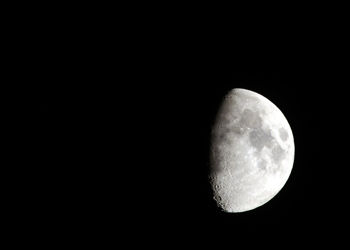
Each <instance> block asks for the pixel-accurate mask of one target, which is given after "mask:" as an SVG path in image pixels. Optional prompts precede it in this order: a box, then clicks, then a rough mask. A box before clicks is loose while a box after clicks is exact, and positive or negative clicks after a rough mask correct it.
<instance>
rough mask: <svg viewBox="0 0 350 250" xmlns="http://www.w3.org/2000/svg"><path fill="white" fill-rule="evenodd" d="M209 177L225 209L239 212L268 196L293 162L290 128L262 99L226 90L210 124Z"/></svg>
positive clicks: (279, 186)
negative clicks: (212, 123) (214, 118)
mask: <svg viewBox="0 0 350 250" xmlns="http://www.w3.org/2000/svg"><path fill="white" fill-rule="evenodd" d="M210 157H211V174H210V181H211V185H212V188H213V191H214V199H215V200H216V202H217V204H218V206H219V207H220V208H222V209H223V210H224V211H226V212H235V213H236V212H244V211H248V210H252V209H254V208H257V207H259V206H261V205H263V204H265V203H266V202H268V201H269V200H271V199H272V198H273V197H274V196H275V195H276V194H277V193H278V192H279V191H280V190H281V189H282V187H283V186H284V184H285V183H286V182H287V180H288V177H289V175H290V173H291V171H292V167H293V162H294V139H293V134H292V130H291V128H290V126H289V124H288V121H287V119H286V118H285V117H284V115H283V114H282V112H281V111H280V110H279V109H278V108H277V107H276V106H275V105H274V104H273V103H272V102H271V101H269V100H268V99H267V98H265V97H263V96H262V95H260V94H258V93H255V92H253V91H250V90H245V89H233V90H231V91H230V92H229V93H228V94H227V96H226V97H225V99H224V100H223V102H222V105H221V107H220V109H219V111H218V114H217V117H216V121H215V124H214V126H213V129H212V141H211V156H210Z"/></svg>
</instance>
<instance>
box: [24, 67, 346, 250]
mask: <svg viewBox="0 0 350 250" xmlns="http://www.w3.org/2000/svg"><path fill="white" fill-rule="evenodd" d="M195 62H196V63H197V64H196V63H192V62H191V63H188V64H186V63H183V64H181V65H180V66H179V65H174V64H168V65H167V66H164V65H159V64H157V65H158V66H157V67H153V66H151V67H146V66H144V67H141V68H133V69H132V70H131V72H127V74H126V76H125V75H124V76H123V78H119V77H116V76H115V74H117V73H114V72H110V74H108V75H107V74H102V73H101V71H99V70H97V69H96V70H95V71H93V72H94V73H93V74H92V75H91V78H90V77H86V76H85V77H82V78H81V80H79V81H78V82H81V85H79V84H78V85H75V84H73V82H72V80H68V83H69V84H68V85H67V86H64V85H60V84H57V85H56V84H52V85H51V86H50V87H46V88H45V87H44V88H40V89H39V90H38V92H37V97H36V101H37V106H36V108H35V110H33V113H32V122H33V124H34V125H35V126H34V127H35V128H34V129H35V130H34V131H35V135H36V136H35V143H34V145H33V146H34V147H35V149H36V152H37V154H36V155H35V156H36V157H37V158H36V159H37V164H36V165H35V166H34V167H33V169H32V170H31V171H30V175H31V176H33V177H34V180H35V181H33V182H31V185H30V187H31V188H33V189H34V191H33V192H32V193H31V194H32V195H31V199H29V204H31V208H32V209H33V210H30V211H33V213H34V214H36V218H40V219H37V220H33V221H32V220H31V221H32V223H33V224H34V225H36V228H37V230H38V232H43V231H45V230H46V229H48V231H46V232H43V234H44V235H45V237H47V238H48V239H50V240H57V237H58V238H62V239H70V240H77V239H78V240H80V241H83V242H95V243H96V242H100V241H101V240H103V241H104V242H105V243H106V242H110V241H113V240H116V239H118V240H126V242H128V243H129V244H132V245H133V244H139V242H137V241H141V242H142V244H155V245H156V246H160V247H161V246H163V244H164V242H166V244H169V243H171V244H174V245H177V246H182V245H183V244H193V246H196V245H198V244H199V245H204V246H206V245H211V244H212V245H213V246H214V245H216V244H220V245H221V244H222V246H223V247H228V246H230V242H231V241H232V242H234V243H233V244H236V245H237V246H238V245H240V246H252V245H256V244H258V245H259V244H261V243H259V242H265V243H266V244H270V243H269V242H276V241H283V242H287V243H288V242H290V243H291V244H292V243H296V244H299V243H301V242H308V243H310V244H316V243H317V242H319V241H320V238H322V239H324V240H327V242H331V243H332V244H334V243H337V242H340V239H342V237H343V236H344V234H345V231H343V229H342V223H345V221H346V217H347V216H346V204H347V203H346V199H347V198H346V197H347V196H346V190H347V187H346V181H343V179H344V178H346V177H345V175H346V172H347V171H346V168H347V166H346V164H345V163H343V162H344V161H343V156H344V153H343V152H344V151H345V149H346V147H345V148H344V147H343V146H342V145H343V144H342V142H341V141H342V140H343V138H345V136H346V135H343V133H344V132H342V131H346V130H344V129H345V126H346V124H344V121H345V120H344V118H343V115H344V113H343V112H344V110H343V107H345V106H346V105H345V103H346V99H344V97H343V96H344V95H343V94H342V91H341V85H340V84H330V82H332V81H333V82H334V80H335V79H336V75H334V74H333V72H330V71H329V72H328V73H327V74H326V73H325V72H320V71H316V72H315V73H311V72H310V71H307V72H306V71H305V72H301V71H299V72H295V71H294V72H281V71H237V70H235V68H234V67H232V68H231V67H229V66H227V65H228V64H226V66H223V65H218V64H216V63H212V61H211V60H208V61H204V62H205V63H203V61H200V60H199V61H195ZM89 74H91V73H89ZM65 76H67V77H71V76H72V75H71V74H68V75H65ZM48 77H49V78H50V77H51V76H48ZM52 78H54V77H52ZM52 78H50V79H52ZM60 78H61V77H60ZM84 81H86V83H85V82H84ZM102 81H107V82H108V83H105V82H103V83H102ZM48 85H50V84H47V86H48ZM233 88H245V89H249V90H252V91H255V92H257V93H260V94H262V95H263V96H265V97H267V98H268V99H269V100H271V101H272V102H273V103H274V104H276V105H277V106H278V107H279V108H280V109H281V110H282V112H283V113H284V115H285V116H286V118H287V120H288V121H289V123H290V126H291V128H292V131H293V134H294V140H295V161H294V167H293V170H292V173H291V175H290V178H289V180H288V182H287V183H286V185H285V186H284V188H283V189H282V190H281V191H280V192H279V193H278V194H277V196H276V197H275V198H273V199H272V200H271V201H270V202H268V203H266V204H265V205H263V206H261V207H259V208H257V209H254V210H251V211H248V212H244V213H236V214H230V213H225V212H223V211H221V210H220V209H218V208H217V206H216V204H215V202H214V201H213V199H212V192H211V189H210V186H209V183H208V173H209V167H210V166H209V154H208V152H209V143H210V140H209V138H210V130H211V126H212V125H213V122H214V118H215V114H216V112H217V109H218V107H219V105H220V102H221V100H222V98H223V96H224V95H225V94H226V93H227V92H228V91H229V90H231V89H233ZM31 190H32V189H31ZM344 191H345V194H344ZM29 214H30V213H29ZM33 224H32V225H33ZM135 239H137V240H135ZM265 243H264V244H265ZM288 244H289V243H288Z"/></svg>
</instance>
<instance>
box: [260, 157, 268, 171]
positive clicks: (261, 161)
mask: <svg viewBox="0 0 350 250" xmlns="http://www.w3.org/2000/svg"><path fill="white" fill-rule="evenodd" d="M266 165H267V161H266V160H264V159H261V160H260V161H259V162H258V168H259V169H261V170H266Z"/></svg>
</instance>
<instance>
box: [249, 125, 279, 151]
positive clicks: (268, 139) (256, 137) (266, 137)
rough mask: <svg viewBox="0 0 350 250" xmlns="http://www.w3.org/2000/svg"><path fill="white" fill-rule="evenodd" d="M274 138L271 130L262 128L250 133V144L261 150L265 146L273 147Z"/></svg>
mask: <svg viewBox="0 0 350 250" xmlns="http://www.w3.org/2000/svg"><path fill="white" fill-rule="evenodd" d="M273 140H274V138H273V136H272V135H271V131H270V130H267V131H265V130H263V129H261V128H260V129H256V130H253V131H251V132H250V133H249V141H250V144H251V145H252V146H253V147H255V148H256V149H257V150H258V151H261V150H262V149H263V147H268V148H271V147H272V142H273Z"/></svg>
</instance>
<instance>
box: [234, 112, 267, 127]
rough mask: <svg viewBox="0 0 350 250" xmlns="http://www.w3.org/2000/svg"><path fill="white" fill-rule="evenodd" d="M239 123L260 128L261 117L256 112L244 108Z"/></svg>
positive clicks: (243, 125) (242, 125)
mask: <svg viewBox="0 0 350 250" xmlns="http://www.w3.org/2000/svg"><path fill="white" fill-rule="evenodd" d="M239 123H240V125H241V127H248V128H260V127H261V126H262V119H261V117H260V115H259V113H258V112H256V111H255V112H254V111H252V110H250V109H245V110H244V111H243V113H242V118H241V120H240V122H239Z"/></svg>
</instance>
